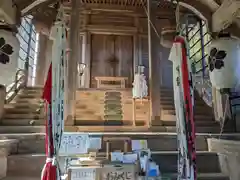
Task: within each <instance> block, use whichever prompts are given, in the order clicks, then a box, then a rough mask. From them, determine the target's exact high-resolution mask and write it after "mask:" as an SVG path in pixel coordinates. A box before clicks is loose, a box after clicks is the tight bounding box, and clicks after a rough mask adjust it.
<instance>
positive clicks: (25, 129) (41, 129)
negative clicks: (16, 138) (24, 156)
mask: <svg viewBox="0 0 240 180" xmlns="http://www.w3.org/2000/svg"><path fill="white" fill-rule="evenodd" d="M45 130H46V127H45V126H0V134H7V133H11V134H16V133H45Z"/></svg>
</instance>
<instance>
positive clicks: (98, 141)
mask: <svg viewBox="0 0 240 180" xmlns="http://www.w3.org/2000/svg"><path fill="white" fill-rule="evenodd" d="M101 148H102V138H101V137H90V143H89V149H101Z"/></svg>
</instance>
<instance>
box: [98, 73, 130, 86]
mask: <svg viewBox="0 0 240 180" xmlns="http://www.w3.org/2000/svg"><path fill="white" fill-rule="evenodd" d="M95 80H96V81H97V88H126V81H127V80H128V78H127V77H111V76H97V77H95ZM104 82H108V83H109V84H104ZM110 82H120V85H115V84H110Z"/></svg>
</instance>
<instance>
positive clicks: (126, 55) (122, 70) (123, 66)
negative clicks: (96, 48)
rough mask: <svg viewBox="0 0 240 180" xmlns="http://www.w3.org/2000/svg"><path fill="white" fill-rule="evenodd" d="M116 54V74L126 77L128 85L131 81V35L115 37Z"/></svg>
mask: <svg viewBox="0 0 240 180" xmlns="http://www.w3.org/2000/svg"><path fill="white" fill-rule="evenodd" d="M116 56H117V59H118V60H119V64H118V65H119V68H118V76H124V77H128V83H127V84H128V86H130V87H131V84H132V82H133V37H132V36H117V37H116Z"/></svg>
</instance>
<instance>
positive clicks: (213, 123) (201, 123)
mask: <svg viewBox="0 0 240 180" xmlns="http://www.w3.org/2000/svg"><path fill="white" fill-rule="evenodd" d="M161 124H162V125H163V126H176V121H162V122H161ZM195 125H196V126H205V127H206V126H209V127H210V126H211V127H212V126H217V127H220V125H219V123H218V122H216V121H195Z"/></svg>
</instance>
